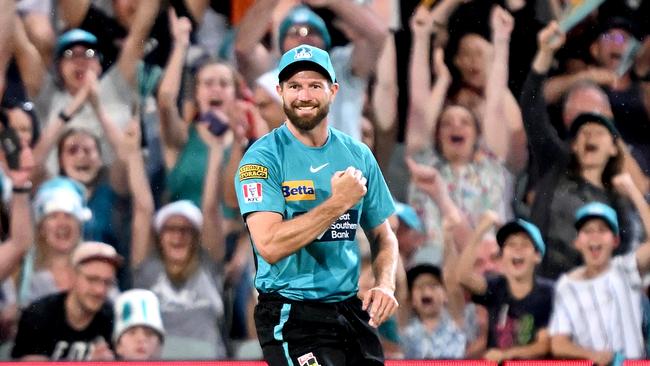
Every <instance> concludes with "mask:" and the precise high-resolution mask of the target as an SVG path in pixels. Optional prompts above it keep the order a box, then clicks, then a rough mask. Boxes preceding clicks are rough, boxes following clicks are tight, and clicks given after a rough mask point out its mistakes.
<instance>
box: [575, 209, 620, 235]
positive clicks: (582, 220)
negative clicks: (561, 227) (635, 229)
mask: <svg viewBox="0 0 650 366" xmlns="http://www.w3.org/2000/svg"><path fill="white" fill-rule="evenodd" d="M592 219H600V220H603V221H604V222H605V223H606V224H607V226H608V227H609V229H610V230H611V231H612V232H613V233H615V234H617V235H618V232H617V230H616V228H615V227H614V225H613V224H612V222H611V221H610V220H609V219H608V218H607V217H605V216H603V215H589V214H588V215H584V216H582V217H581V218H579V219H578V220H576V222H575V224H574V227H575V228H576V230H578V231H580V229H581V228H582V227H583V226H584V224H585V223H587V221H589V220H592Z"/></svg>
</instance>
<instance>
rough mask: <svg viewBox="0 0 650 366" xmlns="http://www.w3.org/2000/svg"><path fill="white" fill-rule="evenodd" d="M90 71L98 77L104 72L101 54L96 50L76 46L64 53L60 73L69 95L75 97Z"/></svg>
mask: <svg viewBox="0 0 650 366" xmlns="http://www.w3.org/2000/svg"><path fill="white" fill-rule="evenodd" d="M88 70H92V71H93V72H94V73H95V74H96V75H99V74H100V73H101V71H102V66H101V64H100V63H99V54H98V53H97V51H96V50H95V49H93V48H89V47H87V46H83V45H76V46H72V47H70V48H69V49H67V50H65V51H63V54H62V56H61V58H60V59H59V71H60V73H61V79H62V80H63V86H64V88H65V90H67V91H68V93H70V94H72V95H74V94H76V93H77V91H78V90H79V89H81V87H82V86H83V85H84V82H85V81H84V80H85V78H86V72H87V71H88Z"/></svg>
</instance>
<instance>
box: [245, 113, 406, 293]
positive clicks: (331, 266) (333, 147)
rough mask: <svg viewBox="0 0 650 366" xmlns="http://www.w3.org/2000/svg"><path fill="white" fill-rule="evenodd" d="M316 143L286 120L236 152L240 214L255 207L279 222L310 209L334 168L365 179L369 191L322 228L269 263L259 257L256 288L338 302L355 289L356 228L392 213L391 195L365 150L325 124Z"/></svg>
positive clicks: (321, 197)
mask: <svg viewBox="0 0 650 366" xmlns="http://www.w3.org/2000/svg"><path fill="white" fill-rule="evenodd" d="M328 133H329V137H328V139H327V142H326V143H325V145H323V146H321V147H309V146H305V145H304V144H303V143H301V142H300V141H298V140H297V139H296V138H295V137H294V136H293V135H292V134H291V132H290V131H289V129H288V128H287V126H286V124H285V125H282V126H281V127H279V128H277V129H275V130H273V131H271V132H270V133H269V134H267V135H265V136H264V137H262V138H261V139H260V140H258V141H257V142H255V144H253V146H251V148H250V149H249V150H248V151H247V152H246V154H245V155H244V157H243V158H242V160H241V162H240V165H239V170H238V174H236V175H235V187H236V189H237V198H238V200H239V208H240V210H241V214H242V217H244V218H245V217H246V215H247V214H249V213H251V212H256V211H272V212H277V213H280V214H281V215H282V216H283V217H284V219H285V220H289V219H292V218H294V217H296V216H298V215H301V214H304V213H306V212H307V211H309V210H311V209H313V208H315V207H316V206H318V205H319V204H321V203H322V202H324V201H325V200H326V199H327V198H329V196H330V192H331V183H330V181H331V178H332V175H333V174H334V173H335V172H336V171H342V170H345V169H346V168H347V167H349V166H353V167H355V168H357V169H359V170H361V171H362V173H363V176H364V177H366V178H367V179H368V183H367V187H368V192H367V193H366V195H365V196H364V197H363V198H362V199H361V200H360V201H359V203H358V204H357V205H356V206H354V207H352V208H351V209H350V210H348V211H347V212H346V213H345V214H343V215H341V216H340V217H339V218H338V219H337V220H336V221H335V222H334V223H333V224H332V225H331V226H330V227H329V228H328V229H327V230H326V231H325V232H324V233H323V234H321V235H320V236H319V237H317V238H316V239H315V240H314V241H313V242H311V243H310V244H308V245H307V246H305V247H303V248H302V249H300V250H299V251H297V252H295V253H293V254H291V255H289V256H288V257H286V258H283V259H282V260H280V261H278V262H277V263H275V264H269V263H268V262H266V261H265V260H264V259H263V258H262V257H261V256H259V255H257V249H256V248H255V243H253V250H254V252H255V258H256V260H257V274H256V276H255V287H257V289H258V290H259V291H260V292H263V293H268V292H277V293H279V294H280V295H282V296H285V297H287V298H289V299H293V300H319V301H323V302H336V301H341V300H345V299H347V298H349V297H351V296H354V295H355V294H356V293H357V287H358V286H357V284H358V281H359V267H360V256H359V246H358V244H357V241H356V229H357V227H358V225H359V224H360V225H361V226H362V227H363V228H364V229H366V230H371V229H373V228H375V227H377V226H378V225H379V224H381V223H383V222H384V220H386V219H387V218H388V217H389V216H390V215H392V214H393V212H394V211H395V206H394V204H393V199H392V197H391V195H390V192H389V191H388V187H387V186H386V182H385V181H384V177H383V176H382V174H381V171H380V170H379V166H378V165H377V161H376V160H375V158H374V156H373V155H372V153H371V152H370V149H369V148H368V147H367V146H366V145H364V144H362V143H360V142H357V141H355V140H353V139H352V138H351V137H349V136H348V135H345V134H343V133H342V132H339V131H337V130H335V129H332V128H330V129H329V132H328Z"/></svg>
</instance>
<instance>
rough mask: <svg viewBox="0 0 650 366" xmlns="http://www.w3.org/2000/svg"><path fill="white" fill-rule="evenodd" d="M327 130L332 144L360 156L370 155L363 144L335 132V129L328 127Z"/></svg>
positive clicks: (366, 146) (342, 133) (368, 149)
mask: <svg viewBox="0 0 650 366" xmlns="http://www.w3.org/2000/svg"><path fill="white" fill-rule="evenodd" d="M329 130H330V136H331V138H332V141H333V142H335V143H338V144H341V145H343V146H345V147H346V148H347V149H348V150H350V151H351V152H353V153H355V154H358V155H362V156H367V155H372V151H371V150H370V148H369V147H368V145H366V144H364V143H363V142H361V141H359V140H357V139H355V138H353V137H352V136H350V135H348V134H346V133H344V132H341V131H339V130H337V129H336V128H333V127H330V129H329Z"/></svg>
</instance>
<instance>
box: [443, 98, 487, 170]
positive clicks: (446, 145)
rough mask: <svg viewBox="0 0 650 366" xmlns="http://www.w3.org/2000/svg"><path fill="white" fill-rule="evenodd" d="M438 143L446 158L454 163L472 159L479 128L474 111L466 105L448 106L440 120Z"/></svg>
mask: <svg viewBox="0 0 650 366" xmlns="http://www.w3.org/2000/svg"><path fill="white" fill-rule="evenodd" d="M436 137H437V138H436V145H437V146H438V149H439V151H440V152H441V153H442V155H443V156H444V158H445V159H447V160H448V161H450V162H454V163H467V162H469V161H471V160H472V157H473V155H474V151H475V147H476V141H477V139H478V130H477V126H476V121H475V120H474V116H473V115H472V113H471V112H470V111H469V110H468V109H467V108H465V107H461V106H458V105H452V106H448V107H446V108H445V109H444V110H443V112H442V115H441V116H440V120H439V122H438V129H437V136H436Z"/></svg>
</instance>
